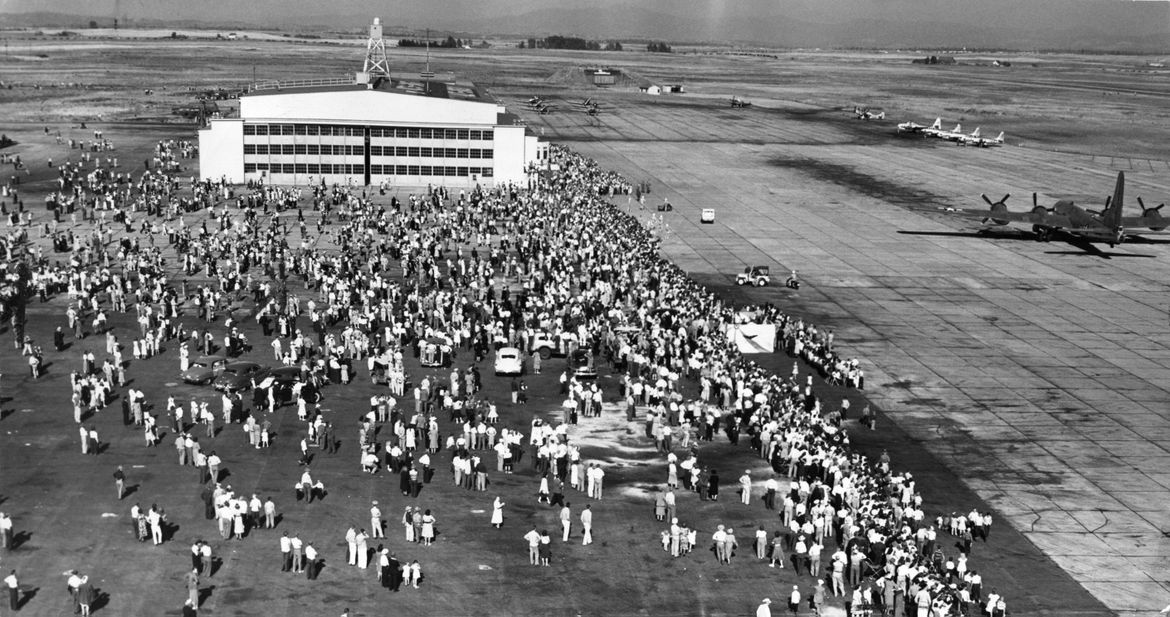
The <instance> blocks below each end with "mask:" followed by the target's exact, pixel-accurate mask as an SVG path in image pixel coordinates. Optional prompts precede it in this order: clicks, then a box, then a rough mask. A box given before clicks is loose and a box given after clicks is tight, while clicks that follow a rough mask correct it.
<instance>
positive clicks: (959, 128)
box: [928, 124, 966, 141]
mask: <svg viewBox="0 0 1170 617" xmlns="http://www.w3.org/2000/svg"><path fill="white" fill-rule="evenodd" d="M928 134H929V133H928ZM931 137H937V138H939V139H944V140H946V141H960V140H962V139H963V138H964V137H966V135H964V134H963V125H962V124H956V125H955V128H953V129H951V130H949V131H937V132H935V133H934V134H933V135H931Z"/></svg>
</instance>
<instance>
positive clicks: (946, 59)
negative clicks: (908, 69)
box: [910, 56, 955, 64]
mask: <svg viewBox="0 0 1170 617" xmlns="http://www.w3.org/2000/svg"><path fill="white" fill-rule="evenodd" d="M910 62H911V63H913V64H954V63H955V57H954V56H927V57H925V58H915V59H913V60H911V61H910Z"/></svg>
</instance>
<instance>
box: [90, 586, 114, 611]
mask: <svg viewBox="0 0 1170 617" xmlns="http://www.w3.org/2000/svg"><path fill="white" fill-rule="evenodd" d="M93 591H94V596H93V603H92V604H90V605H89V612H90V613H93V612H94V611H98V610H101V609H102V607H104V606H106V605H108V604H109V603H110V594H108V593H106V592H104V591H102V590H100V589H94V590H93Z"/></svg>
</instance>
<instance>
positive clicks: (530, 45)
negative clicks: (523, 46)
mask: <svg viewBox="0 0 1170 617" xmlns="http://www.w3.org/2000/svg"><path fill="white" fill-rule="evenodd" d="M528 49H536V39H528Z"/></svg>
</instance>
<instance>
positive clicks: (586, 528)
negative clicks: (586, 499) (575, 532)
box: [581, 504, 593, 546]
mask: <svg viewBox="0 0 1170 617" xmlns="http://www.w3.org/2000/svg"><path fill="white" fill-rule="evenodd" d="M581 528H582V529H583V532H582V533H583V534H584V539H582V540H581V546H587V545H590V544H593V510H591V509H589V504H585V509H584V510H581Z"/></svg>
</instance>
